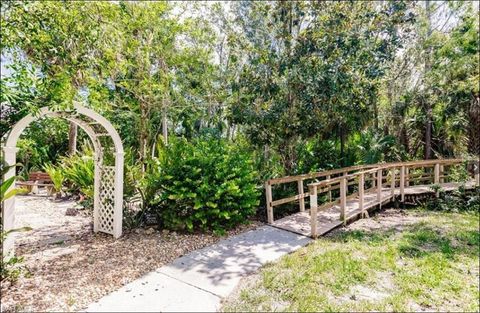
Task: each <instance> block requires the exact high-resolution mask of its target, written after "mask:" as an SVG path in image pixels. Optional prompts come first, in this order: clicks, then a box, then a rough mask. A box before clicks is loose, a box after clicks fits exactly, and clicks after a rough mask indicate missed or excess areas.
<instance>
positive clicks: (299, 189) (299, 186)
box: [297, 179, 305, 212]
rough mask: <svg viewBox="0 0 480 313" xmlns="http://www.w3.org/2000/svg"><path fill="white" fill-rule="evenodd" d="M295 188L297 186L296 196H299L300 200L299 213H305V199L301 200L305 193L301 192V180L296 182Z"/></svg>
mask: <svg viewBox="0 0 480 313" xmlns="http://www.w3.org/2000/svg"><path fill="white" fill-rule="evenodd" d="M297 186H298V195H299V196H300V199H299V205H300V212H304V211H305V199H304V198H303V194H304V193H305V192H304V191H303V180H301V179H300V180H299V181H298V182H297Z"/></svg>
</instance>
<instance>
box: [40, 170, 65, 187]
mask: <svg viewBox="0 0 480 313" xmlns="http://www.w3.org/2000/svg"><path fill="white" fill-rule="evenodd" d="M43 169H44V170H45V172H47V174H48V175H49V176H50V179H51V180H52V183H53V186H54V188H55V191H56V192H58V193H60V194H62V188H63V182H64V180H65V176H64V175H63V169H62V168H61V167H60V166H55V165H52V164H45V165H44V166H43Z"/></svg>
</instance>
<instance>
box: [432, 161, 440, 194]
mask: <svg viewBox="0 0 480 313" xmlns="http://www.w3.org/2000/svg"><path fill="white" fill-rule="evenodd" d="M433 183H434V184H435V185H438V184H439V183H440V164H438V163H437V164H435V169H434V174H433ZM439 196H440V191H439V190H437V191H436V192H435V197H437V198H438V197H439Z"/></svg>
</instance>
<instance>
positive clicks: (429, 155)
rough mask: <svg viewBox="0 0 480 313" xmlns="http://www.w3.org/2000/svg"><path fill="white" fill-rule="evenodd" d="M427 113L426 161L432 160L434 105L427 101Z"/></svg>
mask: <svg viewBox="0 0 480 313" xmlns="http://www.w3.org/2000/svg"><path fill="white" fill-rule="evenodd" d="M425 111H426V115H427V121H426V124H425V155H424V157H425V160H428V159H431V158H432V119H433V114H432V105H431V104H430V102H429V101H428V100H427V101H426V103H425Z"/></svg>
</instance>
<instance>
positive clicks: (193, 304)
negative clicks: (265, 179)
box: [86, 226, 311, 312]
mask: <svg viewBox="0 0 480 313" xmlns="http://www.w3.org/2000/svg"><path fill="white" fill-rule="evenodd" d="M310 241H311V239H310V238H307V237H305V236H301V235H297V234H293V233H291V232H288V231H284V230H281V229H277V228H274V227H270V226H262V227H259V228H257V229H254V230H251V231H248V232H245V233H243V234H240V235H237V236H233V237H230V238H228V239H225V240H222V241H220V242H219V243H217V244H215V245H212V246H209V247H206V248H203V249H201V250H197V251H194V252H192V253H190V254H188V255H185V256H183V257H181V258H178V259H176V260H175V261H173V262H172V263H170V264H169V265H166V266H163V267H161V268H159V269H157V270H156V271H154V272H151V273H149V274H147V275H145V276H144V277H142V278H140V279H137V280H136V281H133V282H131V283H130V284H128V285H126V286H124V287H122V288H120V289H119V290H117V291H115V292H113V293H111V294H109V295H107V296H105V297H103V298H102V299H100V301H98V302H97V303H94V304H91V305H90V306H89V307H88V308H87V309H86V311H88V312H151V311H157V312H158V311H170V312H172V311H176V312H189V311H195V312H213V311H217V310H218V309H219V308H220V302H221V299H222V298H223V297H226V296H228V295H229V294H230V293H231V292H232V291H233V290H234V288H235V287H236V286H237V284H238V283H239V281H240V279H241V278H242V277H243V276H246V275H248V274H250V273H253V272H255V271H257V270H258V269H259V268H260V267H261V266H262V265H264V264H265V263H267V262H271V261H275V260H276V259H278V258H280V257H281V256H283V255H285V254H288V253H290V252H292V251H295V250H297V249H299V248H300V247H302V246H305V245H306V244H307V243H309V242H310ZM160 253H161V252H160Z"/></svg>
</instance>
